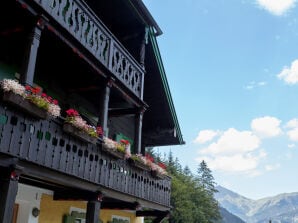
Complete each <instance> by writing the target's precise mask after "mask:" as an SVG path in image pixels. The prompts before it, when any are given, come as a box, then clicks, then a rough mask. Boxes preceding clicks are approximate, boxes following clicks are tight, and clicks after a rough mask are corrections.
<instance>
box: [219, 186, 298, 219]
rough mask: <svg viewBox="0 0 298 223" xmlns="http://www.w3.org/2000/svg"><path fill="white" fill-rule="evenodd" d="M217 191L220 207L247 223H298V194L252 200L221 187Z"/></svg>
mask: <svg viewBox="0 0 298 223" xmlns="http://www.w3.org/2000/svg"><path fill="white" fill-rule="evenodd" d="M217 190H218V191H219V192H218V193H217V194H216V196H215V198H216V199H217V200H218V202H219V203H220V205H221V206H222V207H224V208H226V209H227V210H228V211H229V212H231V213H233V214H234V215H236V216H238V217H240V218H241V219H243V220H245V221H246V222H247V223H261V222H262V223H263V222H269V220H272V223H275V222H276V223H298V193H288V194H280V195H277V196H274V197H268V198H263V199H260V200H252V199H248V198H246V197H243V196H241V195H239V194H237V193H234V192H233V191H230V190H228V189H226V188H223V187H220V186H218V187H217Z"/></svg>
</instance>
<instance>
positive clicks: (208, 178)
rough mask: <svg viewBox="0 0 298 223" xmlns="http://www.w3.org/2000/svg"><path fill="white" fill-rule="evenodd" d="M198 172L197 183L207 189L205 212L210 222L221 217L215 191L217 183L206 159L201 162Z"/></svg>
mask: <svg viewBox="0 0 298 223" xmlns="http://www.w3.org/2000/svg"><path fill="white" fill-rule="evenodd" d="M197 174H198V176H197V180H196V181H197V183H198V184H199V186H201V187H202V188H203V190H205V191H206V193H205V197H204V209H205V210H204V213H205V214H206V216H207V219H208V222H213V221H214V220H218V219H220V218H221V217H220V212H219V205H218V202H217V201H216V200H215V198H214V193H216V192H217V190H216V188H215V185H216V183H215V181H214V177H213V175H212V172H211V170H210V169H209V168H208V166H207V163H206V162H205V161H204V160H203V161H202V162H201V163H200V164H199V167H198V170H197ZM209 220H211V221H209Z"/></svg>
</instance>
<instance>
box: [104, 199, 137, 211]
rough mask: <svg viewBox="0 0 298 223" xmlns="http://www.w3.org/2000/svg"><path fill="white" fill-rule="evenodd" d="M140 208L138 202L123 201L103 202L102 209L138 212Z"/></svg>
mask: <svg viewBox="0 0 298 223" xmlns="http://www.w3.org/2000/svg"><path fill="white" fill-rule="evenodd" d="M140 207H141V205H140V203H139V202H133V203H131V202H125V201H105V200H104V201H103V202H102V205H101V208H102V209H117V210H119V209H121V210H138V209H139V208H140Z"/></svg>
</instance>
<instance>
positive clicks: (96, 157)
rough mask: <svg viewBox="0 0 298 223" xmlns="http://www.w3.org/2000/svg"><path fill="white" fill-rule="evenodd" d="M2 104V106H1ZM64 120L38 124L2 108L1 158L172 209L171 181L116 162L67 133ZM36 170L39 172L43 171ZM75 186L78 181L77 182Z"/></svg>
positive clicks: (22, 115)
mask: <svg viewBox="0 0 298 223" xmlns="http://www.w3.org/2000/svg"><path fill="white" fill-rule="evenodd" d="M1 103H2V102H1ZM62 125H63V124H62V121H61V120H53V119H49V120H37V119H33V118H32V117H30V116H27V115H25V114H24V113H22V112H20V111H19V110H16V109H15V108H10V107H6V106H5V105H3V103H2V104H0V156H1V154H7V155H10V156H13V157H16V158H19V159H20V160H23V161H25V162H29V163H33V164H37V165H38V166H42V167H46V168H49V169H52V170H55V171H58V172H60V173H63V174H67V175H69V176H73V177H74V179H75V178H76V177H78V178H80V179H81V180H85V181H88V182H91V183H94V184H95V185H99V186H102V187H105V188H108V189H111V190H115V191H118V192H121V193H124V194H126V195H130V196H133V197H136V198H140V199H144V200H146V201H149V202H153V203H156V204H159V205H163V206H166V207H169V206H170V188H171V180H170V178H165V179H156V178H154V177H153V176H152V175H151V174H150V172H149V171H145V170H140V169H137V168H136V167H133V166H131V165H130V164H129V163H128V162H127V161H126V160H123V159H115V158H113V157H111V156H110V155H109V154H108V153H106V152H104V151H103V150H102V148H101V145H100V144H97V145H92V144H88V143H84V142H82V141H80V140H79V139H77V138H74V137H72V136H70V135H69V134H67V133H65V132H64V131H63V128H62ZM38 166H36V168H39V167H38ZM74 183H75V180H74Z"/></svg>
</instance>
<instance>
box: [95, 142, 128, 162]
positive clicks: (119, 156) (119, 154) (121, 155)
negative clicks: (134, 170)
mask: <svg viewBox="0 0 298 223" xmlns="http://www.w3.org/2000/svg"><path fill="white" fill-rule="evenodd" d="M101 150H102V151H104V152H105V153H108V154H110V155H111V156H113V157H115V158H117V159H124V158H125V154H124V153H122V152H119V151H117V150H112V149H110V148H108V147H106V146H105V145H104V144H102V147H101Z"/></svg>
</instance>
